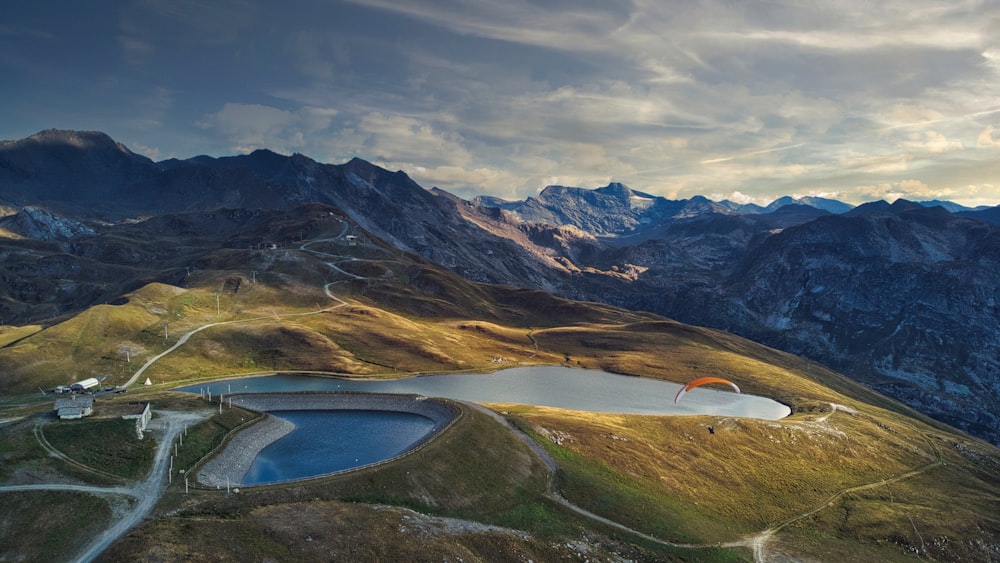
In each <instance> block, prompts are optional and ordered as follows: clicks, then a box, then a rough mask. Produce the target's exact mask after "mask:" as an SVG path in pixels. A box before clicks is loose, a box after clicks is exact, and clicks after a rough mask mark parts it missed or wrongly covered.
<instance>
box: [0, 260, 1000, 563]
mask: <svg viewBox="0 0 1000 563" xmlns="http://www.w3.org/2000/svg"><path fill="white" fill-rule="evenodd" d="M334 266H335V267H334ZM115 303H116V304H113V305H112V304H108V305H100V306H96V307H92V308H90V309H88V310H86V311H84V312H82V313H80V314H78V315H75V316H72V317H71V318H67V319H62V320H61V321H60V322H54V321H53V322H51V323H48V324H40V325H37V326H31V327H16V328H14V327H4V330H3V331H0V378H2V384H3V387H4V389H5V395H4V396H3V398H2V400H3V404H4V405H5V406H7V407H8V408H7V409H6V414H5V415H2V416H3V417H5V418H6V417H15V416H21V415H22V414H24V413H26V412H28V413H30V412H32V410H31V409H32V408H34V410H35V412H41V411H44V410H46V409H47V408H48V406H47V404H45V403H42V402H41V396H40V394H39V393H38V391H37V388H38V387H46V388H47V387H52V386H54V385H59V384H65V383H68V382H70V381H75V380H79V379H82V378H84V377H90V376H96V375H103V374H106V375H108V379H107V380H106V381H105V383H106V384H123V383H124V382H126V381H128V380H129V379H130V378H131V377H132V376H133V375H135V374H136V373H137V372H138V370H139V369H140V367H142V366H144V365H145V364H146V362H148V361H149V360H151V359H152V358H154V357H156V356H157V355H159V354H161V353H164V352H166V351H168V350H171V351H170V352H169V353H168V354H166V355H164V356H162V357H161V358H160V359H158V360H157V361H156V362H155V363H153V364H152V365H150V366H149V367H148V369H146V370H145V371H144V372H143V373H142V377H141V379H142V380H144V379H145V378H146V377H148V378H150V379H151V380H152V381H153V382H154V383H155V385H154V386H153V388H152V389H150V388H146V387H143V386H141V385H136V386H133V387H132V388H130V390H129V392H128V394H127V395H128V397H127V398H128V399H132V400H135V399H140V398H144V397H146V398H148V397H155V400H156V401H159V402H160V403H166V404H171V403H172V404H173V407H172V408H178V409H182V410H183V409H197V408H201V407H199V406H198V405H197V401H196V400H194V399H191V398H184V399H174V398H170V394H169V393H165V392H164V390H165V389H168V388H169V387H171V386H173V385H176V384H179V383H180V382H192V381H196V380H204V379H211V378H218V377H222V376H230V375H234V374H246V373H268V372H273V371H306V372H316V373H324V374H339V375H346V376H359V377H403V376H408V375H415V374H421V373H431V372H458V371H477V370H479V371H483V370H495V369H499V368H502V367H510V366H513V365H527V364H550V365H570V366H574V367H587V368H600V369H605V370H608V371H613V372H617V373H624V374H630V375H637V376H643V377H653V378H659V379H666V380H671V381H677V382H684V381H688V380H690V379H692V378H694V377H697V376H701V375H708V374H712V375H721V376H723V377H727V378H730V379H733V380H734V381H737V382H738V383H739V385H740V386H741V388H742V389H743V390H744V392H749V393H754V394H759V395H764V396H768V397H771V398H774V399H776V400H779V401H781V402H784V403H785V404H788V405H790V406H791V407H792V411H793V414H792V416H790V417H788V418H786V419H784V420H781V421H758V420H752V419H739V418H729V417H680V416H678V417H649V416H624V415H605V414H594V413H580V412H572V411H564V410H558V409H549V408H541V407H530V406H523V405H494V408H495V409H496V410H498V411H502V412H504V413H505V414H506V415H507V416H508V418H509V419H510V420H511V421H512V422H513V423H514V424H515V425H516V426H518V427H519V428H522V429H523V430H524V431H525V432H527V433H529V434H530V435H532V436H534V437H535V439H536V440H537V441H538V442H539V443H541V444H543V445H544V447H545V449H546V450H547V452H548V454H549V455H550V456H551V457H552V458H554V459H555V461H556V462H557V464H558V467H559V469H558V471H557V472H556V474H555V476H554V484H555V487H556V489H557V490H558V491H559V495H561V497H564V498H566V499H568V501H570V502H571V503H572V504H574V505H576V506H577V507H579V508H580V509H583V510H585V511H589V512H590V513H593V514H594V515H596V516H597V517H599V518H604V519H607V520H609V521H611V522H615V523H618V524H620V525H621V526H624V527H625V528H627V529H630V530H627V529H623V528H621V527H616V526H613V525H611V524H609V523H608V522H606V521H601V520H599V519H596V518H594V517H590V516H587V515H585V514H582V513H580V512H577V511H574V510H573V509H572V508H570V507H568V506H566V505H565V504H563V503H562V502H560V500H559V498H560V496H557V495H553V493H551V492H550V491H549V480H548V474H547V472H546V469H545V466H544V464H543V463H542V461H540V459H539V458H538V457H537V455H536V454H535V453H533V452H532V451H531V450H530V449H529V448H528V447H527V446H526V445H525V444H524V443H523V442H521V441H520V440H519V439H518V438H517V437H515V436H514V435H513V434H512V433H511V432H510V430H509V429H507V428H505V427H504V426H503V425H501V424H500V423H499V422H497V421H495V420H493V419H492V418H489V417H487V416H485V415H483V414H481V413H479V412H478V411H476V410H474V409H469V408H463V415H462V418H461V420H460V422H459V423H457V424H456V425H455V426H454V427H453V428H451V429H450V430H448V431H447V432H446V433H445V434H444V435H442V436H441V437H439V438H438V439H436V440H435V441H434V442H432V444H431V445H430V446H428V447H427V448H424V449H423V450H421V451H420V452H419V453H417V454H414V455H411V456H407V457H405V458H403V459H401V460H399V461H397V462H393V463H391V464H388V465H386V466H382V467H379V468H376V469H372V470H366V471H361V472H356V473H352V474H348V475H343V476H339V477H335V478H328V479H323V480H319V481H311V482H305V483H299V484H295V485H289V486H278V487H264V488H254V489H252V490H248V491H244V492H242V493H241V494H239V495H228V496H227V495H224V494H223V493H221V492H218V491H214V490H198V491H195V492H192V493H188V494H184V493H183V488H182V486H181V485H180V484H179V483H174V485H173V486H172V488H171V489H170V490H169V492H168V495H167V496H166V497H165V498H164V499H163V501H162V503H161V506H160V508H159V509H158V510H157V512H156V514H155V515H154V517H153V518H152V519H150V520H149V521H147V523H146V524H145V525H143V526H142V527H140V528H138V529H136V530H134V531H133V532H132V533H130V534H129V536H128V537H127V538H126V539H125V540H123V541H122V542H120V543H119V544H117V545H116V546H115V547H114V548H113V549H112V551H111V552H110V553H108V554H106V555H105V556H104V557H105V559H108V560H116V559H131V558H134V557H135V556H136V554H140V553H141V554H150V557H154V558H157V559H161V560H166V561H170V560H181V559H184V560H209V559H211V560H245V559H246V558H247V557H248V555H249V554H260V555H261V556H268V557H273V558H275V559H279V560H307V559H309V560H315V559H316V558H338V557H342V558H355V559H367V558H394V559H413V558H417V559H419V557H416V555H415V554H426V555H427V558H435V557H436V558H438V559H440V558H443V557H445V556H449V557H453V558H454V557H462V558H465V559H476V558H481V559H488V560H505V559H509V560H524V559H533V560H553V559H571V558H590V559H591V560H611V559H614V558H615V557H624V558H631V559H636V560H670V559H677V560H699V559H701V560H710V561H716V560H727V559H732V560H740V559H743V560H746V559H749V558H751V557H752V555H751V553H752V550H753V548H754V547H755V546H756V548H757V549H758V550H760V549H764V550H765V551H766V552H767V553H771V554H775V553H786V554H789V555H792V556H795V557H807V558H809V557H812V558H816V559H820V560H836V559H843V558H845V557H846V556H848V555H850V556H852V557H853V558H854V559H861V560H906V559H908V558H912V557H916V556H920V557H929V558H935V559H942V560H959V559H980V560H981V559H984V558H986V559H988V558H989V557H992V556H993V555H996V554H997V552H996V550H997V549H998V547H997V546H998V543H1000V541H998V538H1000V518H998V517H997V516H996V515H997V514H1000V477H998V475H1000V452H998V450H997V449H996V448H993V447H991V446H988V445H985V444H983V443H981V442H979V441H976V440H973V439H970V438H968V437H966V436H964V435H961V434H959V433H956V432H954V431H951V430H950V429H948V428H947V427H944V426H943V425H940V424H935V423H933V422H932V421H929V420H927V419H925V418H922V417H919V416H917V415H915V414H914V413H913V412H912V411H910V410H909V409H906V408H904V407H902V406H900V405H899V404H897V403H895V402H893V401H890V400H888V399H885V398H884V397H882V396H881V395H878V394H876V393H873V392H871V391H870V390H868V389H867V388H864V387H863V386H860V385H858V384H856V383H854V382H852V381H850V380H848V379H846V378H844V377H842V376H840V375H839V374H836V373H834V372H832V371H829V370H826V369H825V368H823V367H822V366H817V365H815V364H811V363H809V362H806V361H804V360H802V359H801V358H797V357H794V356H790V355H787V354H783V353H779V352H776V351H774V350H772V349H769V348H766V347H763V346H760V345H757V344H754V343H752V342H749V341H747V340H744V339H740V338H737V337H734V336H732V335H728V334H725V333H720V332H716V331H711V330H707V329H701V328H695V327H690V326H685V325H681V324H679V323H675V322H672V321H669V320H667V319H662V318H659V317H655V316H652V315H646V314H641V313H632V312H628V311H622V310H618V309H614V308H612V307H608V306H603V305H595V304H587V303H576V302H571V301H566V300H562V299H557V298H554V297H552V296H550V295H547V294H544V293H540V292H535V291H525V290H518V289H514V288H506V287H495V286H482V285H476V284H471V283H469V282H466V281H463V280H461V279H459V278H457V277H456V276H454V275H452V274H449V273H447V272H445V271H442V270H439V269H436V268H434V267H433V266H430V265H427V264H424V263H421V262H420V261H419V260H416V259H414V258H412V257H408V256H406V255H403V254H401V253H398V252H392V251H390V250H387V249H385V248H383V247H376V246H370V247H369V246H349V245H347V244H345V243H341V242H338V241H336V240H327V241H324V242H322V243H321V244H316V245H315V246H310V247H308V249H307V250H301V249H295V248H292V249H285V250H268V251H253V252H242V254H241V251H235V250H227V251H225V252H222V253H220V254H218V255H217V256H216V259H215V261H214V262H212V263H210V264H203V267H201V268H199V269H197V270H196V271H194V272H192V273H191V274H190V275H189V276H187V277H186V278H185V284H184V287H177V286H172V285H167V284H159V283H152V284H149V285H146V286H144V287H142V288H141V289H139V290H137V291H134V292H132V293H130V294H128V295H126V296H123V298H122V299H120V300H116V301H115ZM184 338H186V339H187V340H185V341H183V343H182V344H181V345H179V346H178V343H181V342H182V339H184ZM175 346H176V347H175ZM157 393H158V394H157ZM115 400H119V399H115ZM665 400H669V398H665ZM25 404H28V405H29V406H28V407H25V406H20V405H25ZM32 404H35V405H37V406H36V407H31V406H30V405H32ZM13 405H19V406H18V407H17V410H15V409H14V407H13ZM161 408H162V406H161ZM223 416H224V415H223ZM32 420H38V421H40V422H39V424H42V422H45V419H44V415H36V418H35V419H27V421H32ZM88 422H90V421H82V422H81V423H78V424H79V425H80V427H81V428H87V429H88V431H95V432H97V431H98V430H95V429H97V428H98V425H88V424H87V423H88ZM243 422H244V421H243V418H242V417H241V418H240V419H239V421H237V419H236V418H232V417H231V419H222V418H220V419H218V420H215V421H214V422H209V423H206V424H205V425H204V426H201V427H199V429H198V430H196V431H195V432H194V434H193V435H194V436H195V438H192V442H191V447H192V448H194V447H195V444H197V448H196V449H197V451H196V452H195V450H188V451H187V452H186V453H185V454H184V455H185V456H188V457H186V458H185V459H184V464H185V466H189V464H194V463H196V458H198V457H199V456H201V455H204V452H209V451H212V449H213V448H214V447H215V445H217V444H218V443H219V442H220V441H222V440H224V439H225V436H226V434H227V432H230V431H232V430H233V429H234V428H236V427H237V426H238V425H239V424H242V423H243ZM45 423H47V424H56V423H53V422H45ZM709 426H711V427H712V428H713V429H714V433H709V431H708V427H709ZM35 427H36V425H35V424H34V423H33V422H26V421H21V422H17V423H12V424H9V425H5V426H2V427H0V428H2V429H3V432H4V439H5V441H7V442H8V443H9V444H11V446H9V447H7V449H6V450H2V451H3V455H4V461H5V463H4V464H0V468H2V469H0V476H3V477H4V479H6V482H7V483H19V482H23V481H24V480H25V475H28V474H32V472H36V473H39V472H40V473H39V474H40V475H41V476H42V477H41V478H45V479H48V478H51V479H54V480H56V481H63V482H64V481H65V480H67V479H70V480H73V481H74V482H85V483H96V484H101V485H106V484H109V481H108V479H109V478H107V477H101V476H100V475H99V474H97V473H94V472H88V471H87V470H82V469H81V468H80V467H79V466H74V465H73V464H65V463H62V462H59V461H58V460H56V461H53V460H51V459H47V454H46V453H45V450H44V449H39V448H40V446H39V442H38V440H37V439H36V438H35V437H34V436H35V434H34V430H33V429H34V428H35ZM66 428H68V427H66ZM119 430H120V429H113V430H108V432H109V433H110V432H112V431H114V432H118V431H119ZM44 433H45V434H46V435H49V434H51V435H53V436H56V435H58V434H59V431H55V432H51V433H50V432H48V431H45V432H44ZM109 435H110V434H109ZM72 436H73V433H70V437H69V439H67V438H66V437H65V436H63V437H62V438H61V439H62V440H63V441H62V443H61V444H62V445H60V446H59V449H60V451H63V450H65V451H63V453H64V454H67V455H69V456H70V457H71V458H73V459H75V460H77V462H78V463H79V464H83V465H87V464H98V465H100V464H104V463H107V459H113V458H114V456H116V455H120V453H115V451H114V448H111V447H110V446H109V447H108V448H103V449H104V450H107V451H106V452H104V453H101V451H98V452H91V451H74V447H75V445H74V444H73V439H72ZM153 439H156V436H155V434H154V435H153ZM57 441H58V439H57ZM99 441H100V439H99V438H98V439H97V442H99ZM84 450H86V448H84ZM192 452H193V453H192ZM143 455H146V456H147V457H143ZM109 456H110V457H109ZM147 458H148V454H142V455H137V456H136V457H135V460H136V461H135V464H137V465H136V467H139V466H141V465H142V464H144V463H148V461H144V460H146V459H147ZM138 471H139V470H137V469H135V468H132V469H129V470H128V471H126V472H124V473H112V476H114V475H118V476H124V477H128V478H134V476H135V474H136V473H137V472H138ZM112 481H113V479H112ZM7 494H14V493H0V495H7ZM16 494H18V495H21V494H22V493H16ZM64 494H65V493H64ZM72 496H73V495H69V498H72ZM0 498H6V497H0ZM10 498H14V497H10ZM18 498H19V499H25V498H28V497H24V496H20V497H18ZM88 498H89V497H88ZM17 502H19V503H22V504H24V505H25V506H26V508H23V513H24V514H32V511H33V510H39V507H40V506H41V505H36V504H33V503H32V502H30V500H28V501H25V500H18V501H17ZM74 502H76V501H74ZM88 502H89V501H88ZM19 506H21V505H20V504H19ZM101 506H103V505H101ZM88 510H92V511H95V514H96V513H100V514H104V512H102V510H103V509H100V508H88ZM42 515H43V514H40V516H42ZM101 518H103V519H105V520H106V519H107V518H110V512H109V513H107V514H106V515H104V516H101ZM16 525H17V522H13V521H12V522H10V523H8V527H7V528H5V530H7V531H3V530H0V531H3V535H2V537H0V539H2V540H3V541H2V542H0V543H6V542H7V541H8V540H9V539H10V538H11V537H12V536H10V535H8V534H9V533H10V531H9V530H11V529H13V528H12V526H16ZM567 546H576V547H567ZM26 549H27V548H26ZM32 549H35V548H32ZM32 553H40V552H38V551H37V549H36V550H35V551H32Z"/></svg>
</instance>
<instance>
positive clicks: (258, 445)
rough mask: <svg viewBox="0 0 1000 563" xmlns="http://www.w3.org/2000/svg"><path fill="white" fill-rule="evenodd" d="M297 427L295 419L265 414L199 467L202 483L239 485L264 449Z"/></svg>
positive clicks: (219, 485)
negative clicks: (294, 422)
mask: <svg viewBox="0 0 1000 563" xmlns="http://www.w3.org/2000/svg"><path fill="white" fill-rule="evenodd" d="M292 430H295V425H294V424H292V423H291V422H289V421H287V420H285V419H283V418H278V417H276V416H270V415H268V416H265V417H264V418H263V419H262V420H261V421H260V422H258V423H257V424H254V425H253V426H251V427H249V428H247V429H245V430H243V431H241V432H240V433H238V434H237V435H236V436H235V437H233V439H232V440H230V441H229V443H228V444H226V447H225V449H223V450H222V452H221V453H220V454H219V455H217V456H215V457H213V458H212V459H210V460H208V462H207V463H205V465H203V466H201V469H199V470H198V474H197V479H198V483H200V484H202V485H206V486H209V487H220V488H221V487H229V486H230V485H234V486H235V485H239V484H240V483H241V482H242V481H243V476H244V475H246V474H247V471H249V470H250V466H251V465H253V460H255V459H257V454H258V453H260V451H261V450H263V449H264V448H266V447H267V446H269V445H270V444H272V443H273V442H276V441H278V440H280V439H281V438H283V437H284V436H285V435H286V434H288V433H289V432H291V431H292Z"/></svg>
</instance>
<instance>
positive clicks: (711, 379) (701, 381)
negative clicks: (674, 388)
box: [674, 377, 740, 403]
mask: <svg viewBox="0 0 1000 563" xmlns="http://www.w3.org/2000/svg"><path fill="white" fill-rule="evenodd" d="M709 383H725V384H726V385H729V386H731V387H732V388H733V390H734V391H736V392H737V393H739V392H740V388H739V387H737V386H736V384H735V383H733V382H732V381H729V380H728V379H722V378H721V377H699V378H698V379H694V380H691V381H689V382H688V383H687V385H685V386H684V387H681V389H680V391H678V392H677V395H675V396H674V402H675V403H676V402H677V401H679V400H680V399H681V397H683V396H684V394H685V393H687V392H688V391H690V390H691V389H694V388H695V387H700V386H702V385H706V384H709Z"/></svg>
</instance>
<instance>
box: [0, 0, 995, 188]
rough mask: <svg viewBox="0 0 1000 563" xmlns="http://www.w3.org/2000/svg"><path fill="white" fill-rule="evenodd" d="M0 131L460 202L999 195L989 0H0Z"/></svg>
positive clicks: (3, 136)
mask: <svg viewBox="0 0 1000 563" xmlns="http://www.w3.org/2000/svg"><path fill="white" fill-rule="evenodd" d="M0 77H2V81H0V139H8V140H9V139H19V138H23V137H27V136H29V135H31V134H33V133H36V132H38V131H41V130H43V129H48V128H60V129H81V130H100V131H104V132H106V133H108V134H109V135H111V136H112V137H114V138H115V139H116V140H118V141H120V142H122V143H124V144H126V145H127V146H128V147H129V148H131V149H132V150H133V151H135V152H138V153H141V154H145V155H147V156H149V157H151V158H153V159H154V160H162V159H166V158H170V157H177V158H188V157H192V156H196V155H198V154H208V155H211V156H226V155H231V154H238V153H245V152H248V151H251V150H254V149H257V148H269V149H271V150H274V151H277V152H281V153H286V154H291V153H294V152H298V153H302V154H305V155H307V156H309V157H311V158H314V159H316V160H318V161H321V162H328V163H341V162H345V161H347V160H349V159H350V158H352V157H354V156H358V157H361V158H364V159H366V160H369V161H372V162H374V163H376V164H379V165H381V166H384V167H386V168H389V169H391V170H397V169H401V170H404V171H406V172H407V173H408V174H409V175H410V176H411V177H413V178H414V179H415V180H416V181H418V182H419V183H420V184H421V185H423V186H425V187H428V188H429V187H432V186H438V187H441V188H444V189H446V190H449V191H451V192H453V193H455V194H457V195H460V196H462V197H472V196H474V195H477V194H489V195H496V196H500V197H504V198H508V199H521V198H525V197H528V196H532V195H536V194H537V193H538V191H539V190H540V189H541V188H542V187H544V186H545V185H549V184H562V185H571V186H581V187H587V188H596V187H599V186H603V185H605V184H607V183H608V182H610V181H620V182H623V183H625V184H627V185H629V186H631V187H632V188H634V189H637V190H641V191H645V192H649V193H653V194H657V195H663V196H666V197H670V198H682V197H690V196H692V195H697V194H700V195H705V196H708V197H711V198H713V199H717V200H718V199H724V198H729V199H734V200H737V201H755V202H757V203H768V202H769V201H771V200H773V199H775V198H776V197H778V196H781V195H799V196H802V195H819V196H824V197H833V198H837V199H841V200H844V201H848V202H851V203H860V202H862V201H870V200H874V199H886V200H889V201H892V200H895V199H896V198H899V197H905V198H907V199H915V200H925V199H949V200H952V201H957V202H959V203H963V204H966V205H979V204H988V205H995V204H997V203H1000V4H998V2H996V1H989V2H979V1H974V2H962V1H958V2H924V1H922V0H907V1H906V2H902V1H899V2H895V1H887V2H868V1H864V2H852V1H842V2H815V3H805V2H755V1H747V2H728V1H725V2H715V1H688V2H666V1H654V0H634V1H632V2H606V1H596V0H556V1H545V2H536V1H524V0H505V1H503V2H499V1H486V0H409V1H406V0H357V1H351V2H339V1H332V0H316V1H295V0H282V1H281V2H278V1H273V2H272V1H265V0H211V1H209V0H179V1H166V0H157V1H153V0H138V1H115V0H99V1H96V2H65V1H63V2H53V1H46V0H39V1H38V2H10V3H8V5H6V6H5V8H4V15H3V17H2V18H0Z"/></svg>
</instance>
